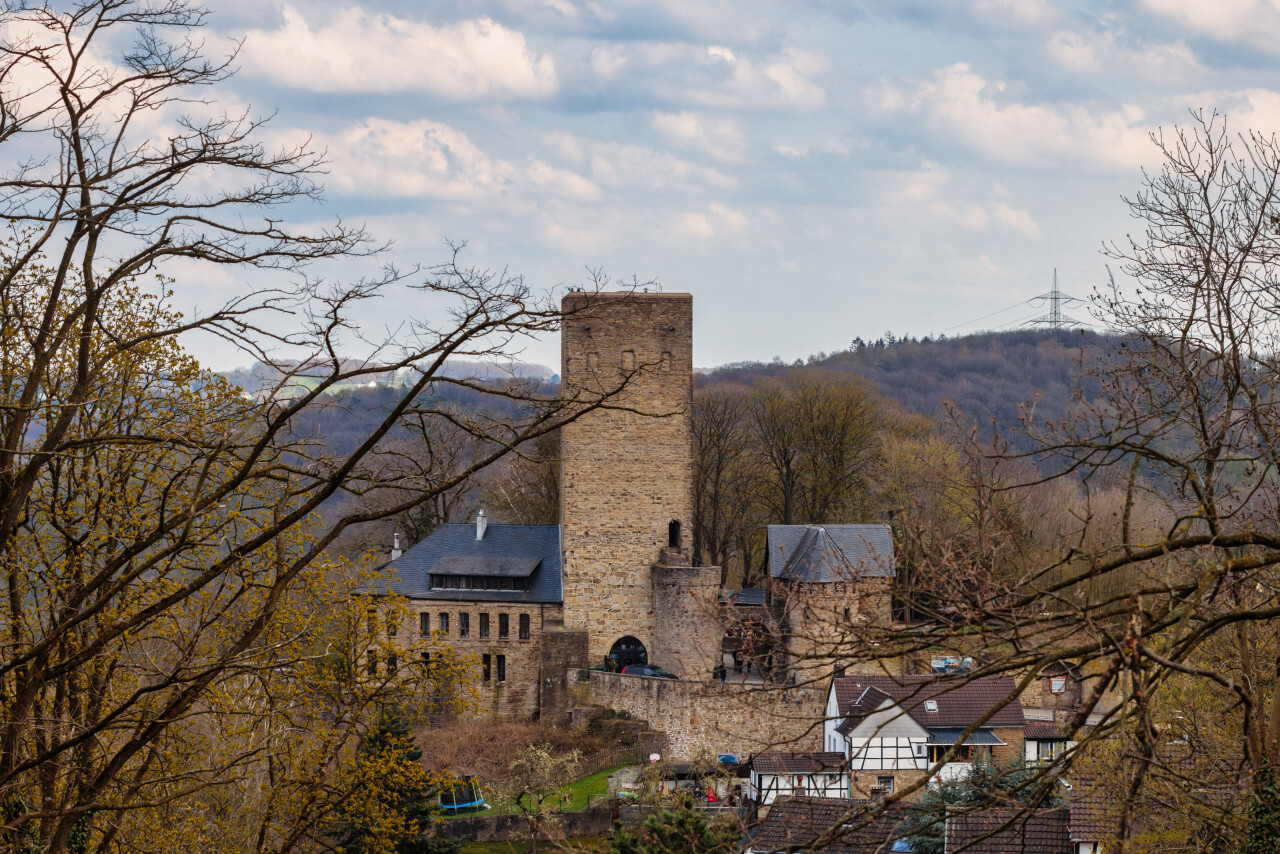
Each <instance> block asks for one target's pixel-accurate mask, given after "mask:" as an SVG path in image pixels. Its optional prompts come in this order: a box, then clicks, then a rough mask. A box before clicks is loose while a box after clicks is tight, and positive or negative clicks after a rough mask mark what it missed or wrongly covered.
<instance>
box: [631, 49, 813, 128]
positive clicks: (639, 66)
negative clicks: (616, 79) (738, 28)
mask: <svg viewBox="0 0 1280 854" xmlns="http://www.w3.org/2000/svg"><path fill="white" fill-rule="evenodd" d="M628 65H629V67H630V69H631V72H632V74H633V75H635V80H636V81H638V82H640V81H643V86H644V87H645V89H646V90H647V91H650V92H652V93H653V94H654V96H655V97H656V98H657V99H658V100H660V101H664V102H666V103H669V104H690V105H694V106H699V107H708V108H712V109H716V110H741V111H751V112H756V111H760V110H784V111H799V112H812V111H816V110H820V109H822V108H823V107H825V106H826V105H827V93H826V90H825V89H823V87H822V85H821V84H820V83H819V82H818V78H819V77H821V76H823V75H825V74H826V73H827V72H828V71H829V70H830V68H831V63H830V62H829V61H828V60H827V58H826V57H824V56H822V55H821V54H818V53H813V52H811V51H802V50H794V49H788V50H783V51H781V52H779V53H775V54H770V55H767V56H763V57H759V58H748V57H747V56H740V55H738V54H735V53H734V52H733V51H732V50H730V49H729V48H727V47H717V46H711V47H706V48H694V47H690V46H680V45H671V44H645V45H640V46H637V47H636V48H634V49H633V51H632V54H631V56H630V60H629V62H628Z"/></svg>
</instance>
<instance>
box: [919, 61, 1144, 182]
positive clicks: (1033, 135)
mask: <svg viewBox="0 0 1280 854" xmlns="http://www.w3.org/2000/svg"><path fill="white" fill-rule="evenodd" d="M1003 89H1004V84H1003V83H999V82H997V83H994V84H990V83H988V82H987V81H986V80H985V79H983V78H982V77H981V76H980V75H978V74H977V73H976V72H974V71H973V69H972V68H971V67H970V66H969V65H968V63H963V62H962V63H957V64H956V65H952V66H949V67H947V68H944V69H942V70H940V71H938V72H936V73H935V74H934V77H933V80H932V81H930V82H928V83H925V84H924V85H922V86H920V87H919V89H918V91H917V93H916V95H915V98H914V99H913V100H912V102H911V108H912V109H913V110H914V111H916V112H918V113H921V114H923V115H924V117H925V119H926V121H927V122H928V123H929V124H930V125H931V126H932V127H933V129H934V130H935V131H937V132H938V133H940V134H943V135H945V136H946V137H947V138H948V139H951V140H956V141H959V142H961V143H963V144H965V145H967V146H969V147H970V148H971V149H973V150H975V151H977V152H979V153H980V154H983V155H984V156H987V157H991V158H993V159H997V160H1000V161H1001V162H1006V163H1016V164H1021V165H1034V166H1052V167H1055V168H1060V167H1062V165H1063V164H1064V163H1071V164H1072V165H1075V166H1080V165H1089V166H1103V167H1113V168H1114V167H1125V168H1128V167H1131V166H1133V165H1135V164H1138V163H1141V162H1142V161H1143V160H1144V159H1145V158H1147V157H1148V156H1149V154H1150V147H1149V144H1148V142H1147V130H1148V125H1147V123H1146V122H1145V121H1144V119H1145V114H1144V112H1143V110H1142V109H1141V108H1139V107H1137V106H1132V105H1125V106H1124V107H1123V108H1121V109H1119V110H1110V111H1106V110H1099V109H1097V108H1094V107H1087V106H1083V105H1073V106H1065V107H1050V106H1044V105H1038V104H1022V103H1018V102H1008V101H1003V100H998V99H997V97H996V95H998V94H999V93H1000V92H1001V91H1002V90H1003Z"/></svg>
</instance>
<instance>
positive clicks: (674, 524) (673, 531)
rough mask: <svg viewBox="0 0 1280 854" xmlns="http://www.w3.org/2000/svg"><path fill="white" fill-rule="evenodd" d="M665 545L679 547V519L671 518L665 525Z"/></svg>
mask: <svg viewBox="0 0 1280 854" xmlns="http://www.w3.org/2000/svg"><path fill="white" fill-rule="evenodd" d="M667 545H668V546H669V547H670V548H673V549H678V548H680V520H678V519H672V520H671V524H669V525H667Z"/></svg>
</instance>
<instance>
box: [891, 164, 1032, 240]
mask: <svg viewBox="0 0 1280 854" xmlns="http://www.w3.org/2000/svg"><path fill="white" fill-rule="evenodd" d="M873 186H874V187H876V188H877V191H878V194H879V196H880V199H881V201H880V202H879V203H878V204H877V205H876V209H877V210H879V211H881V212H882V213H883V214H884V215H885V216H891V217H897V218H901V219H903V220H904V221H909V222H913V223H917V224H918V223H919V222H920V221H921V219H922V218H921V211H927V212H928V214H929V215H930V216H931V217H932V218H933V219H935V220H938V221H941V222H946V223H951V224H953V225H958V226H960V227H961V228H964V229H966V230H969V231H986V230H988V229H989V228H990V227H991V224H992V223H993V222H995V223H999V224H1001V225H1003V226H1006V227H1008V228H1010V229H1012V230H1013V231H1016V232H1017V233H1019V234H1021V235H1022V236H1023V237H1026V238H1028V239H1030V240H1041V239H1043V238H1044V231H1043V230H1042V229H1041V228H1040V226H1039V224H1037V223H1036V221H1035V218H1034V217H1033V216H1032V215H1031V213H1030V212H1029V211H1026V210H1023V209H1021V208H1016V207H1014V206H1013V205H1011V204H1009V203H1008V202H1006V201H1001V200H1000V199H1002V198H1005V197H1007V196H1008V195H1009V193H1008V190H1007V189H1006V188H1004V187H1002V186H1000V185H999V184H996V185H995V186H994V187H993V188H992V192H993V193H994V195H995V196H996V197H997V198H996V199H995V200H983V199H981V198H976V197H977V196H978V194H979V192H980V191H978V190H976V189H973V190H968V191H961V190H957V189H956V188H954V187H952V186H951V174H950V173H949V172H948V171H947V170H945V169H943V168H942V167H941V166H939V165H938V164H937V163H929V162H926V163H924V164H923V165H922V166H921V168H919V169H915V170H907V171H897V170H888V171H884V172H881V173H879V174H878V175H877V176H875V179H874V181H873Z"/></svg>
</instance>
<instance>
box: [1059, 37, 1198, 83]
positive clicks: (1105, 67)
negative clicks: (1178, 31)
mask: <svg viewBox="0 0 1280 854" xmlns="http://www.w3.org/2000/svg"><path fill="white" fill-rule="evenodd" d="M1121 35H1123V34H1117V33H1116V32H1114V31H1081V32H1076V31H1070V30H1061V31H1059V32H1056V33H1054V34H1053V35H1051V36H1050V37H1049V41H1048V45H1047V52H1048V56H1049V58H1050V59H1052V60H1053V61H1054V62H1056V63H1057V64H1058V65H1060V66H1062V67H1064V68H1068V69H1070V70H1072V71H1075V72H1078V73H1081V74H1109V75H1113V74H1123V75H1125V76H1126V77H1138V78H1142V79H1144V80H1155V81H1166V82H1181V81H1183V80H1186V79H1187V76H1188V75H1190V74H1199V73H1202V72H1203V71H1204V66H1202V65H1201V64H1200V61H1199V60H1197V59H1196V56H1195V53H1194V52H1193V51H1192V50H1191V48H1189V47H1187V45H1186V44H1185V43H1183V42H1181V41H1178V42H1173V43H1170V44H1153V45H1141V46H1138V47H1130V46H1128V45H1126V44H1124V43H1122V39H1121V37H1120V36H1121Z"/></svg>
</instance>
